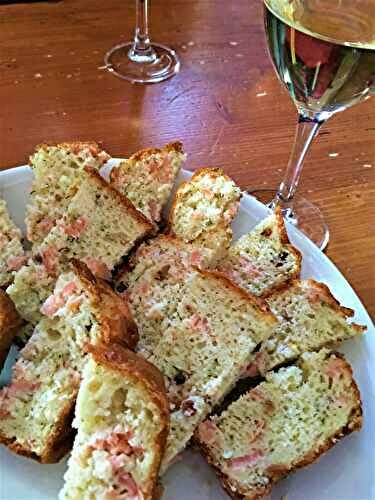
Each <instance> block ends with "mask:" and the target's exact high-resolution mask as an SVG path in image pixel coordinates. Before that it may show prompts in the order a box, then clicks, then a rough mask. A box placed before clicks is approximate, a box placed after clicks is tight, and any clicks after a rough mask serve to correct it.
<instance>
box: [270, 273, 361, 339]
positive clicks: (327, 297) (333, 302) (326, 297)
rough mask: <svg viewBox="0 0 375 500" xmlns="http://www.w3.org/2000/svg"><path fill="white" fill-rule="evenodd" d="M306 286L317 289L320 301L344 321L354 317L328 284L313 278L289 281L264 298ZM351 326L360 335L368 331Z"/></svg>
mask: <svg viewBox="0 0 375 500" xmlns="http://www.w3.org/2000/svg"><path fill="white" fill-rule="evenodd" d="M304 284H306V285H308V286H309V287H311V288H315V290H316V291H317V294H318V297H319V299H320V300H321V301H323V302H325V303H326V304H328V305H329V306H330V307H332V309H334V310H335V311H336V312H337V313H338V314H339V315H340V316H341V317H342V318H343V319H347V318H350V317H352V316H353V314H354V311H353V310H352V309H349V308H348V307H344V306H342V305H341V304H340V302H339V301H338V300H337V299H336V298H335V297H334V296H333V295H332V293H331V290H330V289H329V288H328V286H327V285H326V284H324V283H320V282H318V281H315V280H314V279H312V278H310V279H306V280H300V279H298V278H297V279H291V280H288V281H287V282H286V283H282V284H281V285H279V286H277V287H276V288H274V289H273V290H271V291H270V292H269V293H267V295H265V296H264V297H262V298H264V299H267V298H272V297H275V296H277V295H282V294H283V293H284V292H288V291H291V292H292V291H293V288H296V289H302V290H303V285H304ZM350 326H351V327H352V328H354V329H355V330H357V331H358V333H362V332H364V331H365V330H366V327H365V326H362V325H357V324H356V323H351V324H350Z"/></svg>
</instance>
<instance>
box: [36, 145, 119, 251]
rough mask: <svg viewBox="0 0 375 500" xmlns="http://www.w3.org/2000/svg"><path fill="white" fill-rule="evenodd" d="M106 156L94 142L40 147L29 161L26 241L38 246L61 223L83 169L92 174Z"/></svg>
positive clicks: (107, 157) (82, 175) (82, 174)
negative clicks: (29, 193)
mask: <svg viewBox="0 0 375 500" xmlns="http://www.w3.org/2000/svg"><path fill="white" fill-rule="evenodd" d="M109 158H110V157H109V155H108V154H107V153H106V152H105V151H103V150H102V149H101V148H100V147H99V146H98V144H96V143H94V142H71V143H62V144H57V145H47V144H42V145H40V146H37V147H36V150H35V153H34V154H33V155H32V156H31V157H30V166H31V168H32V170H33V173H34V178H35V180H34V182H33V185H32V189H31V195H30V203H29V205H28V207H27V217H26V226H27V237H28V239H29V240H30V241H31V242H33V243H36V244H40V243H41V242H42V241H43V239H44V238H45V237H46V236H47V234H48V233H49V231H50V230H51V229H52V228H53V227H54V225H55V223H56V221H57V220H58V219H60V218H61V217H62V215H63V213H64V211H65V209H66V207H67V206H68V205H69V202H70V200H71V198H72V197H73V196H74V194H75V193H76V191H77V189H78V186H79V184H80V182H81V181H82V179H83V177H84V168H85V167H86V166H89V167H91V168H93V169H95V170H99V168H100V167H101V166H102V165H103V164H104V163H105V162H106V161H107V160H108V159H109Z"/></svg>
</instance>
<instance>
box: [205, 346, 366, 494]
mask: <svg viewBox="0 0 375 500" xmlns="http://www.w3.org/2000/svg"><path fill="white" fill-rule="evenodd" d="M361 426H362V410H361V400H360V394H359V391H358V387H357V385H356V383H355V381H354V379H353V375H352V369H351V367H350V365H349V364H348V363H347V361H345V359H344V358H343V356H341V355H339V354H334V353H329V352H328V351H326V350H322V351H320V352H319V353H305V354H303V355H302V356H301V358H300V359H299V361H298V362H297V364H296V365H295V366H290V367H288V368H281V369H280V370H279V371H278V372H270V373H268V374H267V376H266V381H265V382H262V383H261V384H259V385H258V386H257V387H255V388H254V389H252V390H250V391H249V392H248V393H246V394H245V395H243V396H241V397H240V398H239V399H238V400H237V401H235V402H234V403H232V404H231V405H230V406H229V407H228V408H227V409H226V410H225V411H224V412H223V413H222V414H221V415H220V416H216V417H215V416H214V417H212V418H210V419H208V420H206V421H205V422H203V423H202V424H201V425H200V426H199V429H198V431H197V432H196V435H195V436H196V440H197V441H198V443H199V445H200V447H201V449H202V451H203V453H204V455H205V456H206V458H207V461H208V462H209V463H210V464H212V466H213V467H214V468H215V469H216V471H217V473H218V475H219V477H220V479H221V481H222V484H223V486H224V488H225V489H226V491H227V492H228V494H229V496H230V497H232V498H233V499H236V500H238V499H244V500H245V499H246V500H257V499H259V498H263V497H264V496H265V495H267V494H269V493H270V491H271V488H272V486H273V485H274V483H276V482H277V481H279V480H280V479H282V478H283V477H285V476H287V475H288V474H290V473H292V472H294V471H295V470H296V469H298V468H300V467H304V466H306V465H309V464H311V463H313V462H314V461H316V460H318V459H319V457H320V456H321V455H322V454H323V453H325V452H326V451H327V450H329V449H330V448H331V447H332V446H334V445H335V444H336V443H337V442H338V441H339V440H340V439H341V438H342V437H343V436H345V435H346V434H350V433H351V432H353V431H356V430H359V429H360V428H361Z"/></svg>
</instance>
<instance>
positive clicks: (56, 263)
mask: <svg viewBox="0 0 375 500" xmlns="http://www.w3.org/2000/svg"><path fill="white" fill-rule="evenodd" d="M85 171H86V173H87V174H88V175H87V176H86V178H85V181H84V182H82V183H81V185H80V187H79V189H78V191H77V193H76V194H75V196H74V197H73V198H72V200H71V202H70V204H69V206H68V208H67V209H66V211H65V213H64V215H63V217H62V218H61V219H60V220H59V221H58V222H57V223H56V225H55V227H54V228H53V229H52V230H51V231H50V233H49V234H48V236H47V237H46V238H45V240H44V241H43V243H42V244H41V245H40V246H39V247H38V248H37V249H36V250H35V253H36V254H37V255H39V256H40V257H41V259H42V262H43V264H44V266H45V267H46V269H47V272H48V273H49V274H50V275H51V276H56V275H57V274H58V273H59V272H60V271H61V270H63V268H64V264H65V263H66V262H68V261H69V259H72V258H74V259H78V260H81V261H83V262H85V264H86V265H87V266H88V267H89V268H90V270H91V271H92V272H93V273H94V274H95V275H96V276H99V277H101V278H104V279H109V278H110V277H111V272H112V271H113V269H114V267H115V266H116V265H117V264H119V263H120V261H121V258H122V257H123V256H125V255H126V254H127V253H128V252H129V251H130V249H131V248H132V247H133V246H134V245H135V244H136V243H137V242H138V241H139V240H141V239H142V238H144V237H145V236H146V235H147V234H150V233H152V232H153V231H154V226H153V224H151V222H149V221H148V220H147V219H146V217H144V215H143V214H141V213H140V212H139V211H138V210H137V209H136V208H135V207H134V206H133V205H132V204H131V203H130V201H129V200H128V199H127V198H125V196H123V195H122V194H121V193H119V192H118V191H116V189H114V188H113V187H111V186H110V185H109V184H108V183H107V182H106V181H105V180H104V179H102V177H100V175H99V174H98V173H97V172H96V171H95V170H93V169H91V168H88V167H86V168H85Z"/></svg>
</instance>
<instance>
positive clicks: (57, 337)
mask: <svg viewBox="0 0 375 500" xmlns="http://www.w3.org/2000/svg"><path fill="white" fill-rule="evenodd" d="M43 309H44V311H43V312H44V313H45V314H46V315H47V316H48V317H46V318H44V319H43V320H42V321H40V322H39V323H38V325H37V326H36V327H35V330H34V333H33V335H32V337H31V338H30V340H29V341H28V343H27V344H26V346H25V347H24V348H23V349H22V350H21V351H20V355H19V358H18V360H17V362H16V363H15V365H14V366H13V375H12V378H11V381H10V383H9V385H7V386H5V387H3V388H2V389H1V390H0V414H1V419H0V442H2V443H3V444H5V445H7V446H8V447H9V448H10V449H11V450H12V451H14V452H16V453H19V454H21V455H25V456H28V457H31V458H34V459H36V460H38V461H40V462H42V463H50V462H55V461H58V460H59V459H60V458H61V457H62V456H63V455H64V454H65V452H66V451H67V450H68V448H69V446H70V444H71V440H70V439H69V436H70V434H71V428H70V423H71V417H72V410H73V407H74V403H75V399H76V396H77V392H78V388H79V384H80V379H81V371H82V369H83V366H84V363H85V354H84V346H85V345H86V344H87V343H92V344H97V343H101V344H102V343H111V342H120V343H124V344H128V345H130V346H132V347H133V346H134V343H135V341H136V328H135V325H134V324H133V322H132V320H131V319H130V316H129V313H128V309H127V307H126V305H125V304H124V302H123V301H122V300H121V299H120V298H119V297H118V296H117V295H116V294H115V293H114V292H113V291H112V290H111V288H110V287H109V285H107V284H105V283H104V282H101V281H98V280H95V278H94V277H93V276H92V275H91V273H90V272H89V271H88V270H87V269H85V268H84V266H83V265H80V264H76V265H75V267H74V270H73V271H69V272H67V273H65V274H63V275H62V276H61V277H60V278H59V280H58V282H57V284H56V288H55V291H54V294H53V295H51V296H50V297H49V298H48V299H47V301H46V302H45V304H44V306H43Z"/></svg>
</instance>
